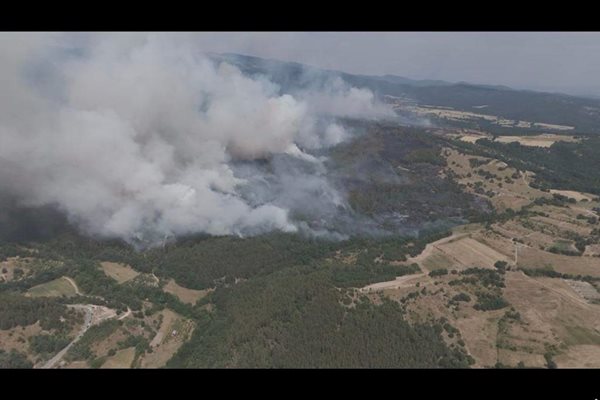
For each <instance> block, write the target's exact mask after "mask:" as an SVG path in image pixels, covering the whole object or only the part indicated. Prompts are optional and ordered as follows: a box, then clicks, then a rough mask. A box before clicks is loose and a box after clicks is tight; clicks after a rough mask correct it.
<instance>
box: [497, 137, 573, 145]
mask: <svg viewBox="0 0 600 400" xmlns="http://www.w3.org/2000/svg"><path fill="white" fill-rule="evenodd" d="M496 141H497V142H500V143H512V142H519V143H520V144H521V145H523V146H532V147H550V146H552V145H553V144H554V143H556V142H577V141H578V139H576V138H574V137H573V136H566V135H554V134H543V135H536V136H498V137H497V138H496Z"/></svg>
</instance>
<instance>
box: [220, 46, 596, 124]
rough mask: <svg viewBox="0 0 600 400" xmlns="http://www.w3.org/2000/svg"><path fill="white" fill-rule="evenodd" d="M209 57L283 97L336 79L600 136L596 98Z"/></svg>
mask: <svg viewBox="0 0 600 400" xmlns="http://www.w3.org/2000/svg"><path fill="white" fill-rule="evenodd" d="M210 57H211V58H213V59H214V60H217V61H226V62H228V63H231V64H233V65H236V66H237V67H238V68H240V69H241V70H242V71H244V72H245V73H247V74H250V75H255V74H263V75H267V76H268V77H269V78H270V79H271V80H272V81H273V82H275V83H277V84H278V85H280V86H281V91H282V92H291V93H293V92H294V91H296V90H301V89H305V88H309V87H316V88H319V87H323V86H324V85H325V84H326V83H327V82H330V81H331V80H332V79H334V78H336V77H339V78H341V79H343V80H344V81H346V82H348V83H349V84H351V85H353V86H357V87H366V88H369V89H370V90H372V91H373V92H374V93H375V94H376V95H378V96H384V95H389V96H396V97H408V98H410V99H412V100H414V101H415V102H416V103H418V104H427V105H434V106H443V107H452V108H454V109H456V110H463V111H473V108H474V107H478V106H481V105H486V106H487V107H486V109H485V112H486V114H493V115H497V116H501V117H503V118H507V119H512V120H525V121H534V122H544V123H548V124H557V125H568V126H574V127H575V132H578V133H600V99H594V98H584V97H576V96H570V95H565V94H557V93H546V92H535V91H531V90H515V89H511V88H509V87H506V86H496V85H479V84H471V83H466V82H459V83H450V82H445V81H438V80H413V79H408V78H404V77H400V76H395V75H383V76H369V75H354V74H348V73H345V72H340V71H332V70H326V69H320V68H316V67H311V66H307V65H303V64H300V63H295V62H283V61H278V60H272V59H263V58H260V57H253V56H245V55H240V54H231V53H227V54H215V53H211V54H210Z"/></svg>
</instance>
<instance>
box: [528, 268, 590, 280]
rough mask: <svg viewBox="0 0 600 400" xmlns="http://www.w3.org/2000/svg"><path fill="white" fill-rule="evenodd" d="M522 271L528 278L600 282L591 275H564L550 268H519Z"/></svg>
mask: <svg viewBox="0 0 600 400" xmlns="http://www.w3.org/2000/svg"><path fill="white" fill-rule="evenodd" d="M519 269H520V270H521V271H523V272H524V273H525V275H527V276H532V277H536V276H544V277H548V278H560V279H570V280H574V281H584V282H590V283H592V282H599V281H600V277H597V276H591V275H581V274H578V275H573V274H563V273H561V272H557V271H554V270H553V269H550V268H527V267H519Z"/></svg>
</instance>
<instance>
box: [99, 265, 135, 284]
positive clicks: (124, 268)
mask: <svg viewBox="0 0 600 400" xmlns="http://www.w3.org/2000/svg"><path fill="white" fill-rule="evenodd" d="M100 265H101V266H102V270H103V271H104V273H105V274H106V275H108V276H110V277H111V278H113V279H114V280H116V281H117V282H119V283H124V282H127V281H130V280H132V279H133V278H135V277H136V276H138V275H139V272H137V271H135V270H134V269H133V268H131V267H130V266H129V265H123V264H119V263H114V262H109V261H103V262H101V263H100Z"/></svg>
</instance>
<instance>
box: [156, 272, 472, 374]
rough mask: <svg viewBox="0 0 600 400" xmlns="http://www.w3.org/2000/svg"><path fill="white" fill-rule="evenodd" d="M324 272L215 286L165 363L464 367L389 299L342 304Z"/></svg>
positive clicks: (455, 352)
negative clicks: (209, 303)
mask: <svg viewBox="0 0 600 400" xmlns="http://www.w3.org/2000/svg"><path fill="white" fill-rule="evenodd" d="M341 300H342V295H341V294H340V293H339V292H338V291H337V290H336V289H335V288H334V287H333V283H332V282H331V280H330V277H329V276H328V273H327V270H325V269H315V268H314V267H311V266H306V267H299V268H289V269H285V270H282V271H278V272H275V273H273V274H270V275H268V276H261V277H256V278H254V279H251V280H248V281H245V282H240V283H238V284H236V285H234V286H230V287H222V288H218V289H217V290H216V291H215V292H214V293H213V303H214V305H215V311H214V312H213V313H212V314H207V315H206V316H205V317H204V318H200V321H199V324H198V326H197V328H196V329H195V330H194V334H193V336H192V338H191V340H190V341H189V342H188V343H186V344H184V345H183V346H182V347H181V349H180V350H179V351H178V352H177V354H176V355H175V356H174V357H173V359H172V360H171V361H170V362H169V363H168V366H169V367H188V368H189V367H191V368H195V367H276V368H285V367H299V368H315V367H326V368H327V367H341V368H352V367H381V368H391V367H415V368H429V367H431V368H435V367H467V366H468V365H469V359H468V357H467V355H466V353H465V352H464V351H463V350H462V349H458V348H457V349H450V348H448V347H447V346H446V345H445V343H444V341H443V340H442V338H441V336H440V334H441V330H438V329H436V328H435V327H434V326H432V325H420V324H415V325H410V324H409V323H407V322H406V321H405V319H404V317H403V311H402V309H401V308H400V306H399V305H398V304H397V303H395V302H384V304H383V305H381V306H376V305H373V304H371V303H370V302H369V301H368V300H367V301H359V302H358V303H357V304H356V306H355V307H354V308H346V307H343V306H342V305H341V304H340V303H341Z"/></svg>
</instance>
